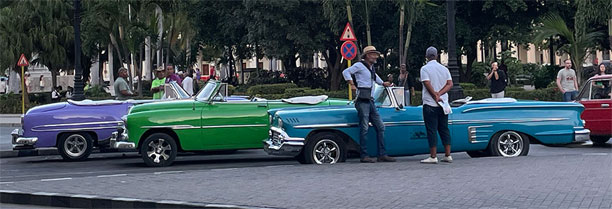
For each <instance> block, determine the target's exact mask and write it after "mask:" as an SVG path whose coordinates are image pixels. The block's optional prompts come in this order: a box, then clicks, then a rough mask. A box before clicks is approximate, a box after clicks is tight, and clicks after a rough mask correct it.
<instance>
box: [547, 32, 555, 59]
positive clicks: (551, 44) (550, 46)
mask: <svg viewBox="0 0 612 209" xmlns="http://www.w3.org/2000/svg"><path fill="white" fill-rule="evenodd" d="M548 42H549V43H548V51H549V52H550V53H548V59H550V65H556V64H557V63H556V61H555V45H554V43H555V40H554V39H553V37H552V36H551V37H550V38H549V39H548Z"/></svg>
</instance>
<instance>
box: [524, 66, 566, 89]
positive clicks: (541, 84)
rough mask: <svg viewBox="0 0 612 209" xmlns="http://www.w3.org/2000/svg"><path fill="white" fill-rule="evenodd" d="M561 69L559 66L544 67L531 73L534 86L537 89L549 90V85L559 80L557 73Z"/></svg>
mask: <svg viewBox="0 0 612 209" xmlns="http://www.w3.org/2000/svg"><path fill="white" fill-rule="evenodd" d="M559 69H561V67H559V66H557V65H547V66H542V67H540V68H539V69H536V70H534V71H532V72H531V78H532V79H533V85H534V86H535V88H536V89H541V88H547V87H548V84H550V83H551V82H553V81H555V80H556V79H557V72H558V71H559Z"/></svg>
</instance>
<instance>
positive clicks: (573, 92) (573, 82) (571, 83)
mask: <svg viewBox="0 0 612 209" xmlns="http://www.w3.org/2000/svg"><path fill="white" fill-rule="evenodd" d="M557 88H559V90H560V91H561V93H563V101H564V102H569V101H572V100H574V99H576V97H577V96H578V79H576V71H574V69H572V61H571V60H569V59H566V60H565V67H564V68H562V69H561V70H559V72H558V73H557Z"/></svg>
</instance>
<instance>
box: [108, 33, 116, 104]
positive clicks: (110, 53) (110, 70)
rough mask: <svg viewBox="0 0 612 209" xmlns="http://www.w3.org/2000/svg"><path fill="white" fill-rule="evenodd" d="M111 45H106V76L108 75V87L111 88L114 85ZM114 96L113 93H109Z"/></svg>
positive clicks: (113, 59) (113, 58) (113, 60)
mask: <svg viewBox="0 0 612 209" xmlns="http://www.w3.org/2000/svg"><path fill="white" fill-rule="evenodd" d="M113 48H114V47H113V45H112V44H108V75H109V82H108V83H109V86H111V88H112V86H113V84H114V83H115V65H114V64H115V57H114V56H113ZM111 92H113V94H114V91H111Z"/></svg>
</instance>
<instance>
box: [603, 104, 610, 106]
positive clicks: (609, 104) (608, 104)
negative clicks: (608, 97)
mask: <svg viewBox="0 0 612 209" xmlns="http://www.w3.org/2000/svg"><path fill="white" fill-rule="evenodd" d="M601 107H610V104H601Z"/></svg>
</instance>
